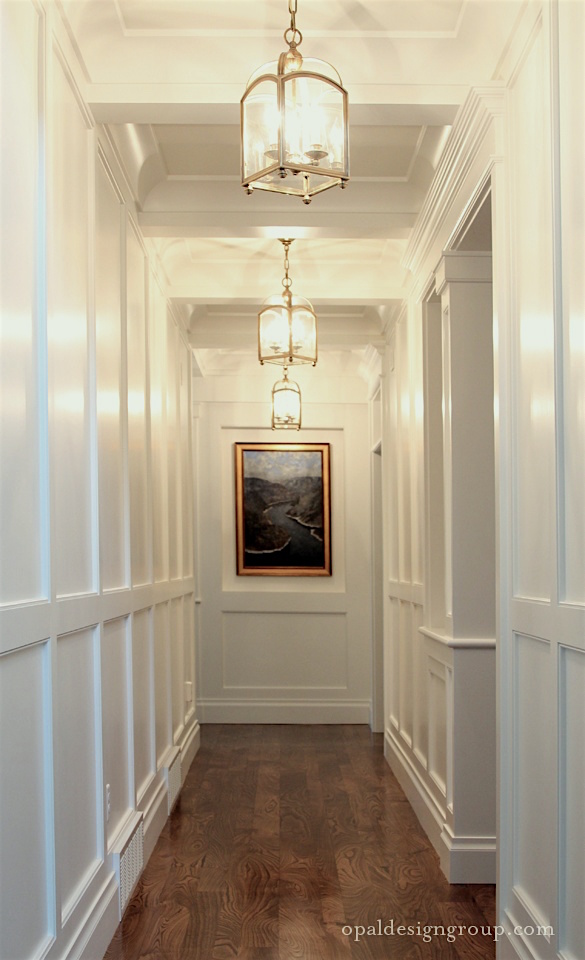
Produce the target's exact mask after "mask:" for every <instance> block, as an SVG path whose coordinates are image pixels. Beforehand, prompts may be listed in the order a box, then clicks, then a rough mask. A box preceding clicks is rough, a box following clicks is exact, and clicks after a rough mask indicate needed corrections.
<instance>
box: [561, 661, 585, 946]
mask: <svg viewBox="0 0 585 960" xmlns="http://www.w3.org/2000/svg"><path fill="white" fill-rule="evenodd" d="M559 680H560V683H559V687H560V717H559V720H560V723H559V726H560V730H559V735H560V744H561V750H560V768H561V769H560V775H561V776H560V782H561V798H560V810H559V823H560V857H559V881H560V890H561V898H560V903H561V915H560V924H561V929H560V931H559V939H560V945H561V950H562V952H563V956H565V957H567V958H568V960H569V958H570V960H578V958H579V957H580V956H581V954H582V952H583V944H584V943H585V913H584V911H583V891H584V890H585V819H584V818H583V810H585V741H584V738H583V731H584V730H585V697H584V696H583V691H584V690H585V652H584V651H583V650H576V649H570V648H567V647H561V650H560V677H559Z"/></svg>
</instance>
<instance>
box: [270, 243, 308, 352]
mask: <svg viewBox="0 0 585 960" xmlns="http://www.w3.org/2000/svg"><path fill="white" fill-rule="evenodd" d="M293 242H294V241H293V240H283V239H282V238H280V243H282V245H283V247H284V278H283V280H282V286H283V291H282V294H281V297H282V300H281V302H280V303H266V305H265V306H263V307H262V309H261V310H259V311H258V360H259V361H260V364H261V365H264V364H265V363H274V364H278V365H279V366H281V367H290V366H294V364H295V363H296V364H301V363H310V364H312V366H316V364H317V359H318V355H319V338H318V322H317V314H316V313H315V311H314V310H313V304H312V303H311V302H310V300H306V299H305V298H304V297H303V298H302V299H303V300H304V301H305V302H304V304H295V303H294V302H293V299H294V296H295V294H293V293H292V291H291V286H292V280H291V278H290V277H289V275H288V270H289V259H288V251H289V249H290V246H291V244H292V243H293ZM275 309H278V310H280V311H281V312H282V313H286V315H287V323H288V350H287V351H286V352H285V353H275V354H273V355H271V356H263V355H262V340H261V336H260V328H261V326H262V314H263V313H267V312H268V311H271V310H275ZM296 310H303V311H305V313H310V314H311V316H312V317H313V319H314V321H315V356H314V357H305V356H303V355H302V354H300V353H295V352H294V349H293V329H292V324H293V317H294V314H295V311H296Z"/></svg>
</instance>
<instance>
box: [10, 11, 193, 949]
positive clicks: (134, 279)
mask: <svg viewBox="0 0 585 960" xmlns="http://www.w3.org/2000/svg"><path fill="white" fill-rule="evenodd" d="M0 44H1V51H0V128H1V137H2V162H1V164H0V178H1V183H0V204H1V209H0V219H1V222H2V231H1V236H0V257H1V260H2V283H1V284H0V287H1V290H0V311H1V322H0V358H1V359H0V434H1V438H0V439H1V446H2V451H1V458H2V469H1V470H0V515H1V517H2V526H1V529H0V543H1V546H2V561H1V563H0V651H1V654H0V770H1V775H0V808H1V810H2V820H1V824H0V957H2V960H4V958H6V960H25V958H26V960H73V958H75V960H98V958H99V957H101V956H103V954H104V952H105V950H106V948H107V945H108V943H109V941H110V940H111V938H112V936H113V934H114V931H115V928H116V926H117V923H118V883H119V881H118V879H117V876H116V873H115V869H114V867H115V864H114V856H113V852H114V850H121V849H123V847H124V845H125V844H126V843H127V842H128V841H129V839H130V835H131V833H132V831H133V829H134V828H135V827H136V825H137V824H138V823H139V822H142V825H143V827H144V852H145V856H148V854H149V852H150V851H151V850H152V849H153V846H154V844H155V842H156V840H157V838H158V836H159V833H160V831H161V829H162V827H163V825H164V822H165V820H166V818H167V815H168V788H167V781H166V778H165V775H164V772H163V769H162V767H163V765H164V760H165V754H166V755H167V756H166V759H167V760H171V759H172V760H173V761H174V762H175V763H176V764H177V765H178V766H177V769H178V770H180V774H181V776H180V778H179V779H180V780H181V781H182V780H183V779H184V776H185V775H186V772H187V769H188V767H189V764H190V762H191V760H192V759H193V756H194V755H195V753H196V751H197V747H198V742H199V741H198V731H199V725H198V720H197V714H196V705H195V698H194V691H193V687H192V686H191V687H190V688H188V689H186V688H185V686H184V684H183V681H182V678H181V682H180V683H179V682H177V683H176V684H175V686H174V687H172V686H171V679H170V643H169V637H170V624H169V609H168V608H169V603H170V602H171V601H172V602H173V604H174V608H175V610H176V611H178V612H176V613H175V615H174V627H175V626H176V627H177V629H178V633H177V631H175V633H176V635H177V636H178V641H177V642H178V650H177V653H176V661H177V663H178V664H180V670H181V673H182V672H183V671H185V674H187V665H188V668H189V680H190V681H191V684H192V681H193V663H194V611H193V605H194V602H195V601H194V589H195V587H194V580H193V568H194V565H193V561H192V559H189V558H186V559H185V553H184V551H185V549H187V550H189V549H192V544H193V535H192V529H191V526H192V522H193V509H192V505H191V503H190V498H191V496H192V490H193V484H192V460H191V457H192V446H191V437H190V429H191V420H190V405H191V378H190V350H189V346H188V343H187V334H186V330H185V328H184V326H183V325H182V323H181V318H180V317H179V316H177V315H176V314H175V313H174V312H173V309H172V307H171V305H170V303H169V301H168V300H167V297H166V288H165V285H164V278H161V277H160V276H158V275H157V269H158V266H157V262H156V258H155V257H150V256H149V254H148V251H147V245H146V243H145V241H144V238H142V236H141V234H140V231H139V230H138V228H137V227H136V215H137V211H136V207H135V204H134V201H133V199H132V196H131V195H130V190H129V185H128V180H127V178H126V176H125V175H124V173H123V171H122V170H121V169H120V166H119V161H118V158H117V155H116V151H115V149H114V148H113V146H112V143H111V140H110V139H109V136H108V134H107V132H106V131H105V130H104V129H102V128H100V127H95V126H94V123H93V120H92V118H91V115H90V113H89V111H88V109H87V107H86V105H85V104H84V101H83V96H82V93H81V91H82V90H83V89H85V84H86V80H87V77H86V76H84V75H83V72H82V70H81V69H80V64H79V62H78V60H77V55H76V52H75V50H74V49H73V47H72V44H71V38H70V36H69V35H68V33H67V31H66V29H65V26H64V23H63V17H62V16H61V10H60V8H59V6H58V5H56V4H55V3H54V2H53V0H46V2H44V0H43V2H37V0H19V2H17V3H0ZM151 275H152V277H153V284H154V286H155V287H156V289H157V290H158V294H157V296H156V298H154V297H151V296H149V295H148V290H147V276H151ZM167 324H168V325H169V328H168V329H169V330H170V331H171V332H170V333H168V332H167ZM153 329H155V330H156V331H157V335H158V339H156V337H155V344H154V349H153V350H150V344H149V336H150V335H152V331H153ZM167 337H169V338H170V341H171V342H172V345H173V346H172V354H171V356H170V357H169V358H168V362H167V353H166V343H167ZM161 345H163V346H164V352H163V362H162V364H161V365H160V367H159V368H157V367H156V363H155V358H156V360H157V361H158V358H159V356H160V347H161ZM153 368H154V370H155V372H156V371H157V370H158V380H156V377H155V376H153ZM153 380H155V381H156V388H157V389H156V395H154V393H153V396H152V397H151V395H150V390H149V387H150V383H151V382H152V381H153ZM167 381H168V383H167ZM179 383H180V384H181V390H180V397H181V400H180V414H179V405H178V400H175V401H174V407H173V409H174V419H173V427H172V430H171V431H169V434H168V435H167V419H166V416H167V395H170V396H171V398H172V397H177V398H178V397H179ZM172 402H173V401H172ZM179 416H181V417H182V420H181V429H179V427H178V424H179ZM171 464H172V473H173V476H174V477H175V478H177V480H176V482H175V483H174V484H173V489H172V490H170V491H169V490H168V488H167V483H166V477H167V473H168V471H169V469H170V465H171ZM153 475H154V476H157V477H160V478H162V481H161V484H160V485H159V489H158V497H157V499H156V502H155V503H154V504H153V500H152V497H151V488H152V484H151V478H152V476H153ZM179 478H180V481H179ZM169 498H172V500H173V503H172V505H171V506H169ZM153 507H154V511H155V516H156V526H157V529H158V531H159V538H158V540H159V547H160V549H159V554H158V556H159V565H158V567H157V571H158V573H159V576H158V578H157V582H156V583H153V578H152V568H153V557H152V529H153V525H154V523H153ZM170 513H172V516H173V525H174V530H175V534H176V536H175V541H176V548H175V554H176V560H175V565H174V573H175V576H174V579H173V580H172V582H171V581H170V580H169V575H168V546H167V547H165V539H168V525H169V514H170ZM185 525H186V526H187V527H188V528H189V535H188V536H187V538H186V539H185V540H184V539H183V527H184V526H185ZM161 544H162V546H160V545H161ZM165 551H166V557H167V559H166V561H165ZM161 556H162V566H161V564H160V557H161ZM131 559H132V566H131V562H130V561H131ZM185 572H187V575H186V576H183V574H184V573H185ZM184 596H186V597H187V599H186V600H185V601H183V597H184ZM155 654H156V656H155ZM175 695H176V696H177V697H178V702H177V703H176V704H175V702H174V698H175ZM187 696H188V703H187V705H186V698H187ZM174 713H176V716H177V717H182V723H181V724H179V726H180V728H181V729H180V736H179V739H178V742H177V744H176V745H175V746H174V747H173V749H172V751H170V750H169V748H170V747H171V745H172V736H171V716H172V715H173V714H174ZM169 755H170V756H169ZM157 759H159V760H160V761H161V770H160V771H157V765H156V760H157ZM136 793H138V794H139V795H140V797H141V801H142V802H141V806H140V809H138V804H137V801H136ZM142 815H144V816H142Z"/></svg>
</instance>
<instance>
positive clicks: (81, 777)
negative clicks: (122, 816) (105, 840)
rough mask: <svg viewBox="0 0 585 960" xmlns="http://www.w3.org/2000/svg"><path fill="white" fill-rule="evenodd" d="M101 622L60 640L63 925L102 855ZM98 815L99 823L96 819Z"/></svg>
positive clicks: (58, 720)
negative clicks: (98, 716) (98, 669)
mask: <svg viewBox="0 0 585 960" xmlns="http://www.w3.org/2000/svg"><path fill="white" fill-rule="evenodd" d="M97 633H98V631H97V627H90V628H88V629H86V630H79V631H76V632H75V633H70V634H65V635H63V636H61V637H59V638H58V641H57V664H56V684H57V686H56V703H57V714H56V724H55V743H56V766H55V773H56V777H55V789H56V813H57V872H58V879H59V889H60V893H61V923H62V924H63V925H65V924H66V923H67V920H68V919H69V917H70V915H71V913H72V911H73V910H74V908H75V906H76V905H77V902H78V901H79V900H80V898H81V897H82V896H83V894H84V893H85V890H86V886H87V884H88V883H89V882H90V881H91V879H92V878H93V873H94V871H95V869H96V866H97V864H98V861H99V860H101V858H102V843H101V832H102V827H101V823H102V803H101V799H100V798H101V781H100V780H99V779H98V769H99V770H100V771H101V754H100V755H99V756H98V754H97V751H98V749H99V737H98V731H97V729H96V713H98V710H99V707H98V705H97V704H96V682H95V676H96V661H97V643H98V637H97ZM98 818H99V822H98Z"/></svg>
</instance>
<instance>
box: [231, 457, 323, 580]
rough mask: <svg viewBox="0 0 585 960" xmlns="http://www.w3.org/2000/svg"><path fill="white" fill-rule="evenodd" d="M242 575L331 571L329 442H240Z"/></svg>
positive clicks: (239, 547) (238, 551)
mask: <svg viewBox="0 0 585 960" xmlns="http://www.w3.org/2000/svg"><path fill="white" fill-rule="evenodd" d="M234 447H235V470H236V557H237V574H238V576H253V577H330V576H331V472H330V455H329V444H328V443H236V444H234Z"/></svg>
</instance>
